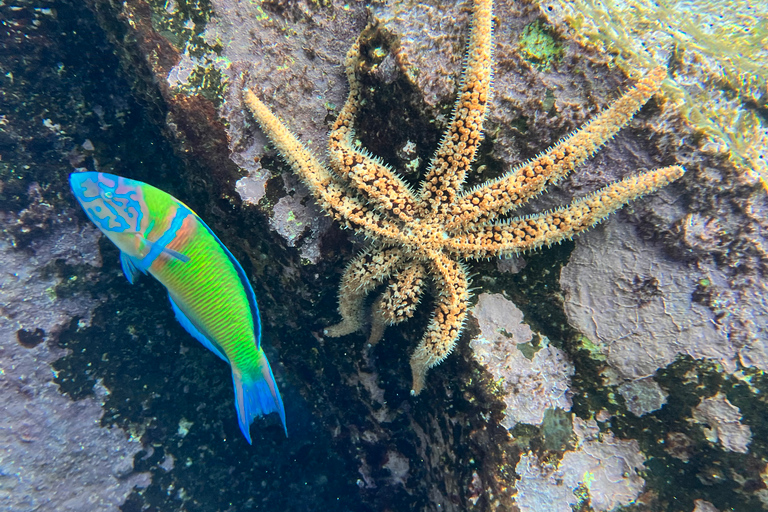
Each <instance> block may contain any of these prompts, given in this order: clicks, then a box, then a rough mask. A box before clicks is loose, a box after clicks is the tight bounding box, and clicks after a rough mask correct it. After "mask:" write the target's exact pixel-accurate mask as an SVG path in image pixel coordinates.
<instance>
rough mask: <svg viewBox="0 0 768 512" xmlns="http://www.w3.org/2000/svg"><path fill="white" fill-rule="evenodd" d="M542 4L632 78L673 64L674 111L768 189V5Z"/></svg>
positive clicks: (706, 144) (740, 0)
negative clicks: (766, 115) (767, 116)
mask: <svg viewBox="0 0 768 512" xmlns="http://www.w3.org/2000/svg"><path fill="white" fill-rule="evenodd" d="M541 8H542V9H541V10H542V13H544V15H545V16H547V17H548V19H549V21H550V22H551V23H553V24H555V25H556V26H558V27H563V25H566V24H567V26H568V27H570V29H572V31H573V37H575V38H576V39H577V40H579V41H580V42H581V43H582V44H585V45H588V46H593V47H596V48H597V49H598V50H599V51H600V52H601V53H603V54H606V55H609V56H610V57H609V58H610V59H611V60H612V61H613V63H615V64H616V65H617V66H619V67H620V68H621V69H623V70H624V71H625V72H627V73H628V74H629V75H630V76H632V77H638V76H640V75H642V74H643V73H645V72H646V71H647V70H648V69H650V68H652V67H655V66H658V65H667V66H669V68H670V79H669V80H666V81H665V83H664V85H663V87H662V91H663V93H664V95H665V97H666V98H667V99H668V100H669V102H668V106H670V107H673V108H672V109H669V110H668V112H669V113H668V114H667V115H668V116H670V117H671V115H672V111H675V110H676V111H678V112H679V113H680V114H681V115H682V116H683V118H684V119H686V120H687V121H688V122H689V123H691V124H692V125H693V126H694V127H695V129H696V130H697V131H698V132H699V133H701V134H702V135H703V140H702V142H701V147H702V149H704V150H705V151H707V152H711V153H719V154H724V155H727V156H728V158H729V159H730V160H731V161H732V162H733V163H734V164H735V165H736V166H737V167H738V168H740V169H741V170H742V171H743V172H744V174H745V175H746V176H748V177H750V178H751V179H754V180H760V181H761V182H762V184H763V186H764V187H766V190H768V164H767V163H766V158H767V157H768V126H766V121H765V119H764V118H763V117H761V115H760V114H759V110H760V109H761V108H765V106H766V98H768V93H767V92H766V83H768V25H766V23H765V19H766V18H768V4H767V3H765V2H751V1H749V0H734V1H731V2H715V1H712V0H709V1H703V2H688V1H684V0H674V1H664V0H659V1H656V2H646V1H644V0H620V1H612V0H545V1H543V2H542V3H541ZM665 108H666V107H665ZM660 128H661V129H662V130H664V127H663V126H662V127H660ZM669 131H673V130H672V129H671V128H670V129H669Z"/></svg>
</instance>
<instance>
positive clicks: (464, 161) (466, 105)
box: [419, 0, 493, 218]
mask: <svg viewBox="0 0 768 512" xmlns="http://www.w3.org/2000/svg"><path fill="white" fill-rule="evenodd" d="M492 27H493V1H492V0H478V1H477V2H475V4H474V12H473V22H472V29H471V31H470V36H469V43H468V46H467V58H466V59H467V60H466V64H465V67H464V73H463V77H462V83H461V88H460V90H459V96H458V99H457V100H456V106H455V107H454V111H453V117H452V119H451V123H450V125H449V127H448V130H447V132H446V134H445V136H444V137H443V139H442V141H441V142H440V146H439V147H438V149H437V152H436V153H435V156H434V157H433V158H432V161H431V162H430V165H429V170H428V171H427V175H426V177H425V179H424V182H423V185H422V187H421V190H420V192H419V194H420V197H421V202H420V205H419V206H420V208H421V210H420V211H419V215H420V216H421V217H422V218H423V217H427V216H429V215H432V214H436V213H439V212H440V211H441V209H442V208H444V207H445V206H446V205H449V204H451V203H453V202H454V200H455V198H456V194H457V193H458V192H459V191H460V190H461V187H462V184H463V183H464V178H465V177H466V174H467V171H468V170H469V167H470V165H471V164H472V162H473V161H474V160H475V153H476V152H477V147H478V145H479V144H480V141H481V140H482V137H483V120H484V118H485V112H486V107H487V104H488V100H489V98H490V95H491V76H492V73H493V59H492V56H491V47H492V42H493V34H492V32H493V29H492Z"/></svg>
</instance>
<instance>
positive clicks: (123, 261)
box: [120, 251, 147, 284]
mask: <svg viewBox="0 0 768 512" xmlns="http://www.w3.org/2000/svg"><path fill="white" fill-rule="evenodd" d="M120 266H121V267H123V274H125V278H126V279H127V280H128V282H129V283H131V284H133V283H134V282H135V281H136V277H137V276H138V275H139V272H144V273H145V274H146V273H147V271H146V270H144V269H143V268H141V262H140V260H138V259H136V258H134V257H132V256H128V255H127V254H125V253H124V252H123V251H120Z"/></svg>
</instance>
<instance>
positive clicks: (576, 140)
mask: <svg viewBox="0 0 768 512" xmlns="http://www.w3.org/2000/svg"><path fill="white" fill-rule="evenodd" d="M666 75H667V72H666V69H665V68H663V67H658V68H655V69H653V70H652V71H651V72H650V73H649V74H648V75H647V76H646V77H644V78H643V79H642V80H640V81H639V82H638V83H637V84H636V85H635V86H634V87H633V88H632V89H631V90H630V91H629V92H627V93H626V94H625V95H624V96H622V97H621V98H619V99H618V100H616V101H615V102H614V103H613V104H612V105H611V106H610V107H609V108H608V109H606V110H604V111H603V112H602V113H601V114H600V115H598V116H597V117H596V118H594V119H593V120H592V121H590V122H589V123H587V124H586V125H585V126H583V127H582V128H581V129H579V130H578V131H576V132H574V133H573V134H572V135H570V136H569V137H567V138H565V139H564V140H562V141H561V142H559V143H558V144H556V145H555V146H554V147H552V148H551V149H549V150H548V151H546V152H545V153H543V154H541V155H539V156H537V157H536V158H534V159H533V160H531V161H530V162H528V163H526V164H524V165H522V166H521V167H519V168H517V169H515V170H513V171H511V172H510V173H508V174H506V175H505V176H502V177H501V178H499V179H497V180H494V181H491V182H489V183H488V184H486V185H483V186H480V187H477V188H475V189H473V190H470V191H468V192H466V193H465V194H464V195H463V196H462V197H460V198H458V200H457V201H456V203H455V204H453V205H451V207H450V215H449V216H448V218H447V219H446V220H447V226H446V228H447V229H448V230H456V229H459V230H460V229H463V228H464V227H466V226H470V225H476V224H478V223H485V222H492V221H493V220H494V219H496V218H498V217H499V216H500V215H504V214H505V213H507V212H509V211H510V210H513V209H515V208H517V207H518V206H520V205H522V204H525V203H526V202H528V201H529V200H530V199H531V198H533V197H535V196H536V195H538V194H539V193H541V192H542V191H543V190H544V188H545V187H546V186H547V185H549V184H551V183H556V182H557V181H559V180H560V179H562V178H563V177H564V176H565V175H567V174H568V173H569V172H571V171H572V170H573V169H574V168H575V167H576V166H577V165H580V164H581V163H583V162H584V161H585V160H586V159H587V158H589V157H591V156H592V155H594V154H595V152H596V151H597V150H598V149H599V148H600V147H601V146H602V145H603V144H605V143H606V142H607V141H609V140H610V139H612V138H613V137H614V136H615V135H616V133H617V132H618V131H619V130H621V128H623V127H624V126H625V125H626V124H627V123H628V122H629V121H630V120H631V119H632V117H633V116H634V115H635V114H636V113H637V111H639V110H640V108H642V106H643V105H645V104H646V103H647V102H648V100H649V99H651V97H652V96H653V95H654V94H655V93H656V92H658V90H659V88H660V87H661V82H662V81H663V80H664V78H665V77H666Z"/></svg>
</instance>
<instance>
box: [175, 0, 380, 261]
mask: <svg viewBox="0 0 768 512" xmlns="http://www.w3.org/2000/svg"><path fill="white" fill-rule="evenodd" d="M317 7H318V6H317V4H315V3H312V2H306V3H305V2H296V3H292V4H291V5H288V6H278V5H277V4H275V5H271V6H266V5H262V4H261V3H254V2H248V1H239V0H214V1H213V2H211V4H210V9H211V10H212V12H213V13H215V15H214V16H211V17H210V19H208V21H207V23H206V24H205V27H204V30H202V31H200V30H199V29H198V30H197V31H198V32H199V33H198V34H197V37H198V38H199V39H197V40H196V41H197V42H198V43H197V44H188V45H186V46H184V49H183V52H182V53H181V58H180V60H179V62H178V63H177V64H176V66H174V67H173V68H172V69H170V71H169V72H168V75H167V77H166V78H167V84H168V86H169V87H170V88H171V89H172V90H175V91H181V92H184V93H186V94H194V93H202V94H207V95H209V96H210V95H211V94H213V95H214V97H213V98H212V99H213V100H214V101H216V102H221V101H223V103H222V104H221V106H220V108H219V109H218V113H219V115H220V116H221V118H222V120H223V121H224V126H225V129H226V133H227V139H228V140H229V153H230V154H229V158H230V159H231V160H232V162H234V163H235V164H237V166H238V167H239V168H240V169H241V170H243V171H246V172H247V173H248V177H247V178H245V179H244V180H245V181H244V180H243V179H241V180H240V181H239V182H238V184H239V186H238V187H237V192H238V194H239V195H240V198H241V199H242V200H243V201H244V202H245V203H251V204H258V202H259V199H260V198H261V196H262V195H263V187H264V184H265V183H266V181H267V180H268V179H269V177H270V174H269V173H268V172H266V173H265V172H264V170H263V168H262V166H261V163H260V160H261V158H263V157H264V156H265V154H266V149H265V147H264V145H265V144H266V139H265V138H264V136H263V135H262V134H261V132H260V131H258V130H254V129H253V128H254V127H253V124H252V122H251V121H250V119H249V118H248V117H247V116H244V115H243V112H244V110H245V108H244V105H243V103H242V94H243V90H244V89H245V88H253V89H256V90H258V91H259V96H260V97H261V98H262V99H265V100H268V101H269V103H270V104H271V105H274V106H276V107H280V113H281V115H282V116H285V117H286V118H287V119H290V126H291V128H292V130H294V131H295V132H296V133H297V135H299V136H300V138H301V139H302V141H304V143H305V144H307V146H309V147H310V148H312V149H314V150H315V152H316V153H317V154H324V153H325V151H324V148H325V143H326V140H327V133H328V126H327V124H326V122H325V121H326V118H327V117H328V115H329V113H332V112H333V111H334V109H335V108H336V106H337V105H342V104H343V103H344V99H345V94H346V91H345V88H344V87H343V85H344V84H345V83H346V79H345V76H344V73H343V68H342V67H341V66H339V65H338V63H339V62H342V61H343V60H344V55H345V54H346V52H347V49H348V48H349V45H350V44H351V43H352V41H354V39H355V37H356V36H357V34H358V33H359V31H360V30H361V29H362V28H363V26H364V22H365V19H364V18H365V17H364V11H363V9H362V4H358V3H352V4H344V3H343V2H332V3H330V4H328V5H324V8H322V9H318V8H317ZM162 14H163V15H164V16H165V17H167V22H168V23H172V20H173V19H174V17H180V16H183V15H184V14H183V13H181V12H177V7H176V6H172V7H171V8H170V10H168V11H166V12H165V13H162ZM201 53H202V54H203V55H202V56H200V54H201ZM212 82H216V83H219V84H220V87H219V89H216V90H214V91H207V90H205V89H204V84H210V83H212ZM246 185H249V186H246ZM308 196H309V195H308V193H307V192H306V191H304V193H303V195H302V196H300V197H299V196H295V197H293V198H288V199H286V200H285V201H282V202H281V201H277V202H276V203H274V207H271V205H267V204H265V205H262V206H261V207H262V208H263V209H264V210H265V211H266V213H267V214H268V215H269V216H270V217H271V222H270V225H271V226H272V228H273V229H275V230H276V231H277V232H278V233H279V234H280V235H281V236H283V237H285V239H286V241H287V242H288V245H289V246H290V247H294V246H297V247H298V248H299V249H300V251H301V252H302V256H303V257H305V258H307V259H309V260H310V261H313V262H315V261H317V258H318V257H319V255H318V248H317V244H318V240H319V238H320V236H322V234H323V233H324V232H325V230H327V228H328V226H329V225H330V223H327V222H322V220H323V219H324V216H323V215H320V214H319V212H314V211H313V215H311V216H310V215H309V214H307V215H304V216H302V219H301V220H300V223H301V224H302V225H303V227H301V228H300V229H299V227H298V225H297V221H296V217H297V215H298V213H297V212H301V211H302V210H303V209H304V208H307V207H306V206H300V205H299V204H298V203H299V202H303V203H306V202H307V201H308V200H309V197H308ZM288 203H291V204H288ZM310 208H311V207H310ZM297 230H298V231H297ZM304 230H307V231H308V232H309V234H308V235H307V236H305V237H303V238H300V235H301V232H303V231H304ZM305 245H306V246H307V247H306V248H305V247H304V246H305Z"/></svg>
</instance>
